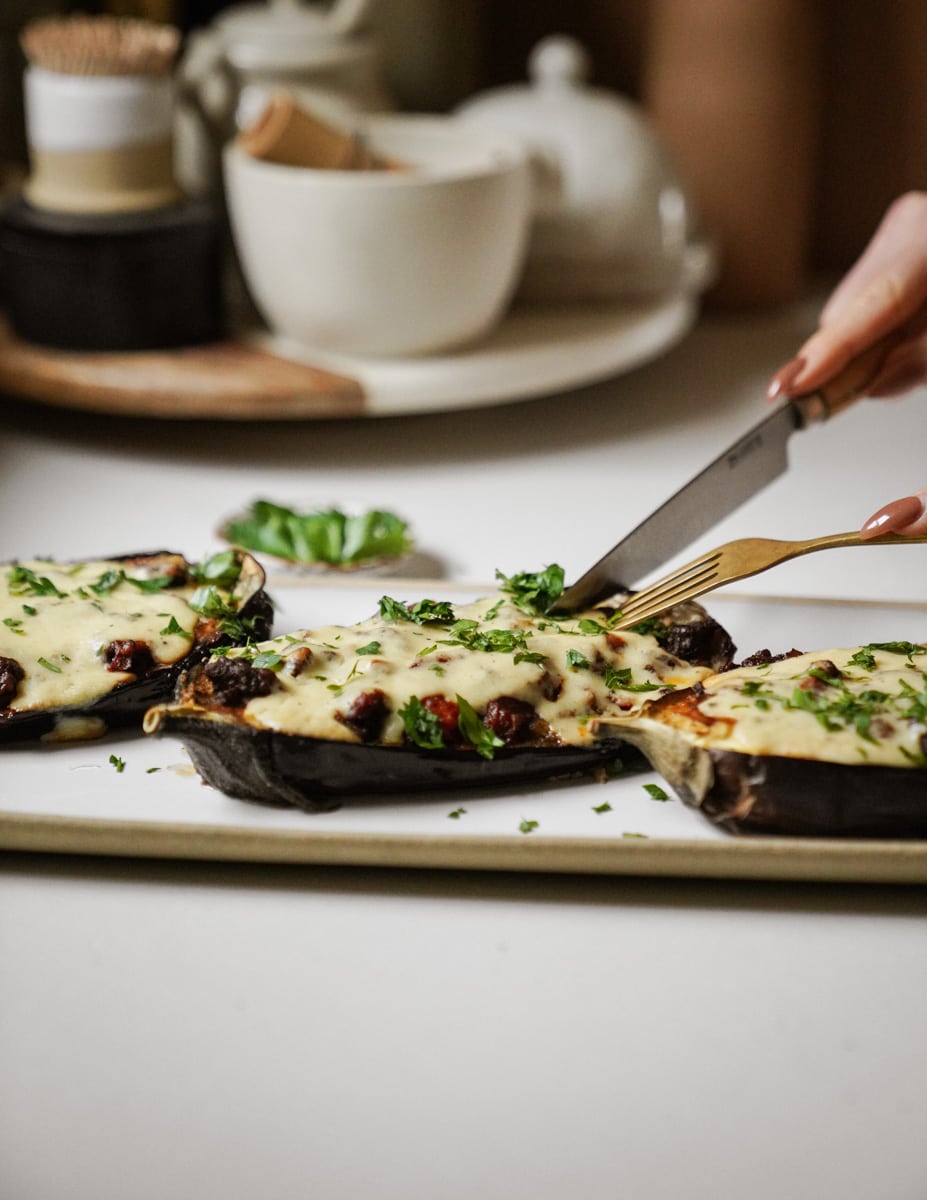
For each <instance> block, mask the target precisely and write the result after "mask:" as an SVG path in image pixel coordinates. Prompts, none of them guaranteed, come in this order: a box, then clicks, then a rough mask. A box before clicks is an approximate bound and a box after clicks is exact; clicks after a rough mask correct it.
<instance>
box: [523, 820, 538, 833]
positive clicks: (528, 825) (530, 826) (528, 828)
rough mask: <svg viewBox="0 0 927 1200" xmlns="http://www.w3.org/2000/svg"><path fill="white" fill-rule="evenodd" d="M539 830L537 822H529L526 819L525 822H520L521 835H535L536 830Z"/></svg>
mask: <svg viewBox="0 0 927 1200" xmlns="http://www.w3.org/2000/svg"><path fill="white" fill-rule="evenodd" d="M537 828H538V822H537V821H529V820H527V819H525V820H522V821H519V823H518V832H519V833H534V831H535V829H537Z"/></svg>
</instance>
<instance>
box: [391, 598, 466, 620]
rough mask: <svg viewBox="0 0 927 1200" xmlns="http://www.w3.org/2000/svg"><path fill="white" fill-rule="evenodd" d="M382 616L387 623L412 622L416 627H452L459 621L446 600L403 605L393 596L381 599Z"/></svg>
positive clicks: (418, 601) (420, 601)
mask: <svg viewBox="0 0 927 1200" xmlns="http://www.w3.org/2000/svg"><path fill="white" fill-rule="evenodd" d="M380 616H381V617H383V619H384V620H385V621H411V622H412V623H413V624H414V625H452V624H453V623H454V621H455V620H456V619H457V618H456V617H455V616H454V609H453V608H452V606H451V605H450V604H449V603H448V602H447V601H446V600H417V601H416V602H415V603H414V604H403V603H402V602H401V601H399V600H394V599H393V598H392V596H381V597H380Z"/></svg>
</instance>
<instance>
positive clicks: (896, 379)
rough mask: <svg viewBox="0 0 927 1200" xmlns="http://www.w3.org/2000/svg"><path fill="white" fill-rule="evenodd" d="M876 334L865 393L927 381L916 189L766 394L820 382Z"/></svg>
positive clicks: (926, 269)
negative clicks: (879, 349)
mask: <svg viewBox="0 0 927 1200" xmlns="http://www.w3.org/2000/svg"><path fill="white" fill-rule="evenodd" d="M884 338H890V339H891V348H890V349H889V350H888V352H887V353H886V355H885V357H884V359H883V360H882V361H881V363H880V365H879V367H878V369H877V370H876V373H875V375H874V376H873V378H872V380H871V381H870V382H869V383H868V384H867V386H866V394H867V395H869V396H876V397H885V396H895V395H899V394H900V393H902V392H905V391H908V390H909V389H910V388H912V387H915V386H916V385H917V384H919V383H923V382H925V381H927V193H924V192H908V193H907V194H905V195H904V196H901V197H900V198H899V199H898V200H896V201H895V202H894V203H893V204H892V206H891V207H890V208H889V210H888V212H887V213H886V214H885V217H884V218H883V220H882V222H881V224H880V225H879V227H878V229H877V230H876V232H875V234H874V235H873V237H872V240H871V241H870V243H869V245H868V246H867V247H866V249H865V250H864V251H863V253H862V255H861V256H860V258H859V260H858V261H857V262H856V264H855V265H854V266H853V267H851V268H850V270H849V271H848V273H847V274H846V276H845V277H844V278H843V280H842V281H841V282H840V283H839V284H838V286H837V287H836V289H835V290H834V292H833V294H832V295H831V297H830V299H829V300H828V301H827V304H826V305H825V306H824V308H823V310H822V312H821V317H820V321H819V325H818V329H817V331H816V332H815V333H814V334H812V336H811V337H810V338H809V339H808V340H807V341H806V342H805V344H804V345H803V346H802V347H801V349H800V350H799V351H798V354H797V355H796V356H795V358H793V359H792V360H791V361H790V362H788V363H786V365H785V366H784V367H782V368H780V370H779V371H777V372H776V374H775V375H774V376H773V379H772V381H771V383H770V385H769V388H768V390H767V397H768V399H769V400H777V399H779V398H781V397H783V396H797V395H801V394H803V393H805V392H812V391H814V390H815V389H817V388H819V387H822V386H823V385H825V384H826V383H827V382H828V381H829V380H831V379H832V378H833V377H834V376H835V375H836V374H837V373H838V372H840V371H841V370H842V369H843V367H845V366H846V365H847V363H849V362H850V360H851V359H854V358H856V356H857V355H859V354H862V353H864V352H865V351H867V350H869V349H871V348H872V347H873V346H874V345H875V344H876V343H878V342H880V341H881V340H882V339H884ZM889 507H891V506H889ZM882 532H886V531H885V530H884V529H883V530H882Z"/></svg>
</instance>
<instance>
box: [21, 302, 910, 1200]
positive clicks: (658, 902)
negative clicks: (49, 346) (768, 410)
mask: <svg viewBox="0 0 927 1200" xmlns="http://www.w3.org/2000/svg"><path fill="white" fill-rule="evenodd" d="M813 313H814V309H813V308H812V307H810V306H807V307H800V308H797V309H796V310H794V311H790V312H787V313H784V314H777V315H775V316H764V317H762V318H760V317H755V318H745V317H744V318H737V319H735V318H726V319H720V318H708V319H703V321H702V322H701V323H700V325H699V326H698V328H697V329H696V330H695V332H694V333H693V334H692V335H690V337H689V338H688V339H687V340H686V341H685V342H684V343H683V344H682V345H680V346H678V347H677V348H676V349H674V350H673V351H671V352H670V353H669V354H667V355H666V356H665V357H663V358H662V359H660V360H659V361H658V362H656V363H653V364H651V365H650V366H648V367H645V368H643V369H640V370H638V371H636V372H634V373H633V374H630V375H628V376H626V377H624V378H621V379H619V380H616V381H615V382H614V383H612V384H610V385H608V386H602V387H596V388H591V389H586V390H584V391H582V392H580V393H577V394H575V395H572V396H569V397H559V398H551V399H543V400H533V401H527V402H523V403H514V404H509V405H506V406H504V407H500V408H489V409H486V408H482V409H480V410H478V411H474V412H456V413H450V414H446V415H434V416H429V417H408V418H391V419H384V420H373V421H366V422H365V421H350V422H348V421H346V422H319V423H315V422H307V423H304V424H300V425H295V424H288V425H276V424H271V425H267V426H264V427H258V426H256V425H242V426H238V425H227V426H217V425H213V426H206V425H203V424H198V425H190V426H188V425H185V424H177V425H162V424H155V423H147V422H143V421H139V422H133V421H116V420H113V419H111V418H103V417H92V416H86V415H79V414H75V413H64V412H56V411H54V410H52V409H44V408H41V407H38V406H26V405H18V404H14V403H12V402H4V404H5V406H6V418H7V419H6V429H5V433H4V438H3V441H2V443H0V488H2V492H3V499H4V501H5V503H4V513H5V518H4V521H3V524H2V528H0V559H3V558H9V557H13V556H16V555H25V554H32V553H46V554H52V555H66V556H71V557H75V556H80V555H83V554H95V553H99V552H103V553H110V552H123V551H130V550H136V549H139V550H141V549H154V548H157V547H160V546H170V547H171V548H176V549H180V550H184V551H186V552H188V553H190V554H191V555H198V554H200V553H202V552H204V551H205V550H208V549H210V548H211V547H212V546H213V544H214V530H215V526H216V523H217V520H218V518H219V517H220V516H221V515H222V514H225V513H228V512H230V511H233V510H235V509H237V508H239V507H240V506H241V504H242V502H243V501H246V500H248V499H250V498H252V497H253V496H255V495H268V496H270V497H271V498H275V499H281V500H294V501H297V502H303V501H308V502H312V501H322V502H335V503H352V502H358V503H362V504H376V505H381V506H385V507H390V508H394V509H396V510H397V511H399V512H402V513H403V514H404V515H406V516H407V517H408V519H409V520H410V521H411V522H412V524H413V526H414V528H415V532H416V533H417V535H418V539H419V545H420V547H421V551H422V554H423V556H424V557H425V558H435V559H437V560H439V565H440V566H441V568H442V569H443V570H444V572H445V574H446V575H447V576H448V578H449V579H452V580H455V581H475V582H482V581H484V580H485V581H491V579H492V576H493V573H494V570H495V568H496V567H499V568H501V569H503V570H505V571H506V573H511V572H512V571H518V570H531V569H536V568H538V567H540V566H542V565H543V564H545V563H547V562H550V561H552V560H555V561H559V562H561V563H562V564H563V565H564V566H565V567H566V569H567V574H568V576H572V575H574V574H576V573H578V572H579V571H580V570H582V568H583V567H584V566H585V565H587V564H588V563H589V562H591V561H592V560H593V559H594V558H596V557H598V555H599V554H600V553H601V552H602V551H603V550H605V549H607V548H608V546H610V545H611V544H612V543H613V542H614V541H616V540H617V539H618V538H619V537H620V536H622V535H623V533H625V532H626V531H627V530H628V529H630V528H631V527H632V526H633V525H634V524H636V523H637V521H638V520H639V519H640V518H641V517H643V516H644V515H646V513H647V512H648V511H649V510H650V509H651V508H652V507H654V506H655V505H656V504H657V503H658V502H660V501H662V500H663V499H664V498H665V497H666V496H667V495H669V494H670V493H671V492H672V491H673V490H675V488H676V487H677V486H679V485H680V484H681V483H683V482H685V480H686V479H687V478H688V477H689V475H691V474H692V473H693V472H694V470H696V469H697V468H699V467H701V466H702V465H704V464H705V463H706V462H707V461H709V460H710V459H711V458H712V457H713V456H714V455H715V454H716V453H717V452H718V450H720V449H721V448H722V446H723V445H724V444H726V443H727V442H729V441H731V440H732V439H733V438H734V437H735V436H736V435H737V434H739V433H741V432H743V431H744V430H746V429H747V428H748V427H749V425H750V424H751V423H752V421H754V420H755V419H758V418H759V416H761V415H762V413H763V412H764V411H765V407H764V405H763V400H762V395H763V390H764V387H765V383H766V380H767V379H768V377H769V375H770V374H771V372H772V370H773V369H774V368H775V367H776V366H778V365H779V364H780V363H781V362H783V361H784V360H785V359H786V358H787V357H788V356H789V354H790V353H792V352H793V350H794V349H795V347H796V346H797V344H798V341H799V339H800V337H801V336H802V335H803V334H804V333H805V332H806V331H807V329H808V328H810V325H811V322H812V320H813ZM925 431H927V396H925V395H924V393H923V392H920V393H917V394H914V395H912V396H911V397H909V398H907V399H905V400H903V401H896V402H891V403H881V404H877V403H873V402H868V403H863V404H860V405H858V406H857V407H856V408H855V409H853V410H851V411H850V412H848V413H846V414H844V415H843V416H841V417H840V418H838V419H837V420H835V421H834V422H832V423H831V425H830V426H828V427H826V428H821V429H814V430H810V431H807V432H804V433H802V434H800V435H796V437H795V438H794V439H793V452H792V467H791V470H790V472H789V473H788V475H787V476H786V477H784V478H783V479H781V480H779V481H777V482H776V483H775V484H773V485H772V486H770V487H769V488H768V489H766V491H765V492H763V493H762V494H761V495H759V496H758V497H756V498H755V499H754V500H753V501H751V502H750V503H749V504H748V505H746V506H745V507H744V508H743V509H742V510H740V511H739V512H738V513H736V514H733V515H732V516H731V517H730V518H729V519H728V520H727V521H726V522H725V523H724V525H723V526H722V527H719V528H718V529H716V530H715V531H714V532H713V533H712V534H711V535H710V536H709V537H708V538H706V539H704V541H703V542H702V543H700V544H699V546H697V547H693V548H692V551H690V553H692V552H695V551H696V550H698V549H701V548H707V547H708V546H709V545H711V544H714V543H716V542H719V541H722V540H726V539H728V538H730V537H737V536H743V535H748V534H749V535H765V536H771V537H805V536H813V535H815V534H818V533H827V532H836V531H838V530H842V529H849V528H853V527H855V526H857V525H859V524H860V522H861V521H862V520H863V519H864V518H865V517H866V516H868V515H869V513H870V512H871V511H873V510H874V509H875V508H877V507H879V505H880V504H882V503H883V502H885V501H887V500H890V499H894V498H896V497H898V496H901V495H904V494H906V493H908V492H910V491H912V490H914V489H915V488H916V487H919V486H923V485H924V484H927V460H925V457H924V453H923V446H924V433H925ZM687 556H688V555H687ZM425 565H427V564H425ZM738 587H739V590H750V588H751V587H752V588H753V589H755V590H756V591H761V592H763V593H767V594H781V595H789V594H792V595H806V596H834V597H838V598H860V599H865V598H871V599H878V600H882V601H884V600H892V599H899V600H914V601H923V600H924V599H925V598H927V549H925V548H924V547H913V546H912V547H906V548H902V549H897V550H896V549H894V548H891V549H889V548H884V547H875V548H869V549H864V550H852V551H851V550H840V551H836V552H833V553H831V554H828V555H817V556H814V557H812V558H808V559H802V560H798V561H797V562H795V563H792V564H788V565H787V566H784V567H781V568H779V569H777V571H775V572H773V573H771V574H769V575H767V576H765V577H762V578H761V579H759V580H755V581H752V583H751V584H749V585H747V584H742V585H738ZM899 636H919V637H923V636H924V633H923V631H911V633H910V634H909V633H908V631H900V633H899ZM2 865H3V873H2V875H0V964H2V966H0V974H2V989H0V1063H2V1064H3V1065H2V1070H0V1196H3V1197H10V1198H11V1200H32V1198H36V1200H109V1198H111V1197H112V1198H113V1200H116V1198H119V1200H125V1198H127V1197H130V1198H131V1200H149V1198H150V1200H162V1198H163V1197H165V1196H178V1197H188V1196H189V1197H191V1198H194V1200H213V1198H214V1197H215V1198H216V1200H220V1198H221V1200H251V1198H252V1197H255V1196H262V1197H285V1198H287V1200H288V1198H289V1197H291V1196H303V1195H315V1196H319V1197H324V1198H325V1200H340V1198H341V1197H344V1198H345V1200H357V1198H359V1197H367V1196H371V1197H374V1196H375V1197H377V1198H378V1200H382V1198H385V1200H393V1198H394V1197H395V1198H396V1200H399V1198H400V1197H401V1198H403V1200H406V1198H408V1197H428V1198H429V1200H464V1198H468V1200H469V1198H470V1197H473V1196H475V1195H482V1196H486V1197H489V1198H492V1200H494V1198H495V1197H500V1198H503V1197H504V1198H505V1200H521V1198H525V1200H528V1198H531V1200H561V1198H564V1197H573V1196H592V1195H622V1196H628V1197H633V1198H634V1200H651V1198H662V1197H670V1196H671V1197H674V1198H675V1197H685V1198H686V1200H701V1198H702V1197H704V1198H705V1200H708V1198H709V1197H711V1198H712V1200H718V1198H724V1200H726V1198H727V1197H732V1198H735V1197H736V1198H737V1200H740V1198H741V1197H746V1196H749V1197H751V1200H780V1198H781V1197H783V1196H789V1197H790V1198H792V1200H805V1198H806V1197H807V1198H808V1200H810V1198H811V1197H814V1198H815V1200H819V1198H820V1197H826V1196H840V1197H841V1200H871V1198H872V1197H880V1198H881V1197H891V1200H908V1198H910V1200H920V1198H921V1197H922V1196H923V1194H924V1181H925V1179H927V1150H925V1148H924V1141H923V1137H922V1130H923V1127H924V1121H925V1118H927V1099H925V1096H927V1092H925V1088H924V1083H923V1081H924V1078H925V1077H927V1040H925V1038H924V1036H923V1028H924V1020H923V1012H924V996H925V994H927V952H925V945H927V941H925V935H924V917H925V916H927V895H925V893H924V891H923V889H915V888H907V889H905V888H889V887H883V886H858V887H849V886H825V885H817V886H815V885H784V884H762V883H748V882H742V883H737V882H710V881H702V882H698V881H686V880H658V879H657V880H644V879H629V878H580V877H551V876H515V875H507V874H501V873H498V874H483V873H464V872H459V873H458V872H454V871H448V872H414V871H408V872H400V871H394V870H360V869H353V868H352V869H347V868H342V869H338V868H295V867H289V868H282V867H277V868H271V867H258V866H241V865H240V866H235V865H233V864H228V865H222V864H219V865H216V864H213V865H208V864H180V863H169V862H157V861H150V862H144V861H133V860H121V859H116V860H104V859H89V858H80V857H72V858H68V857H59V858H56V857H54V856H40V855H35V856H33V855H15V854H6V855H4V856H2Z"/></svg>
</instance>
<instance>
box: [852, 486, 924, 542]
mask: <svg viewBox="0 0 927 1200" xmlns="http://www.w3.org/2000/svg"><path fill="white" fill-rule="evenodd" d="M923 515H924V497H923V496H905V497H904V498H903V499H901V500H893V501H892V502H891V504H886V506H885V507H884V508H880V509H879V511H878V512H877V513H874V514H873V515H872V516H871V517H870V518H869V520H868V521H867V522H866V524H865V525H864V526H863V527H862V529H861V530H860V534H861V536H862V537H864V538H866V537H879V536H880V535H881V534H883V533H897V532H898V531H899V530H900V529H905V528H906V527H907V526H908V525H911V524H912V523H913V522H914V521H916V520H917V519H918V517H921V516H923Z"/></svg>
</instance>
